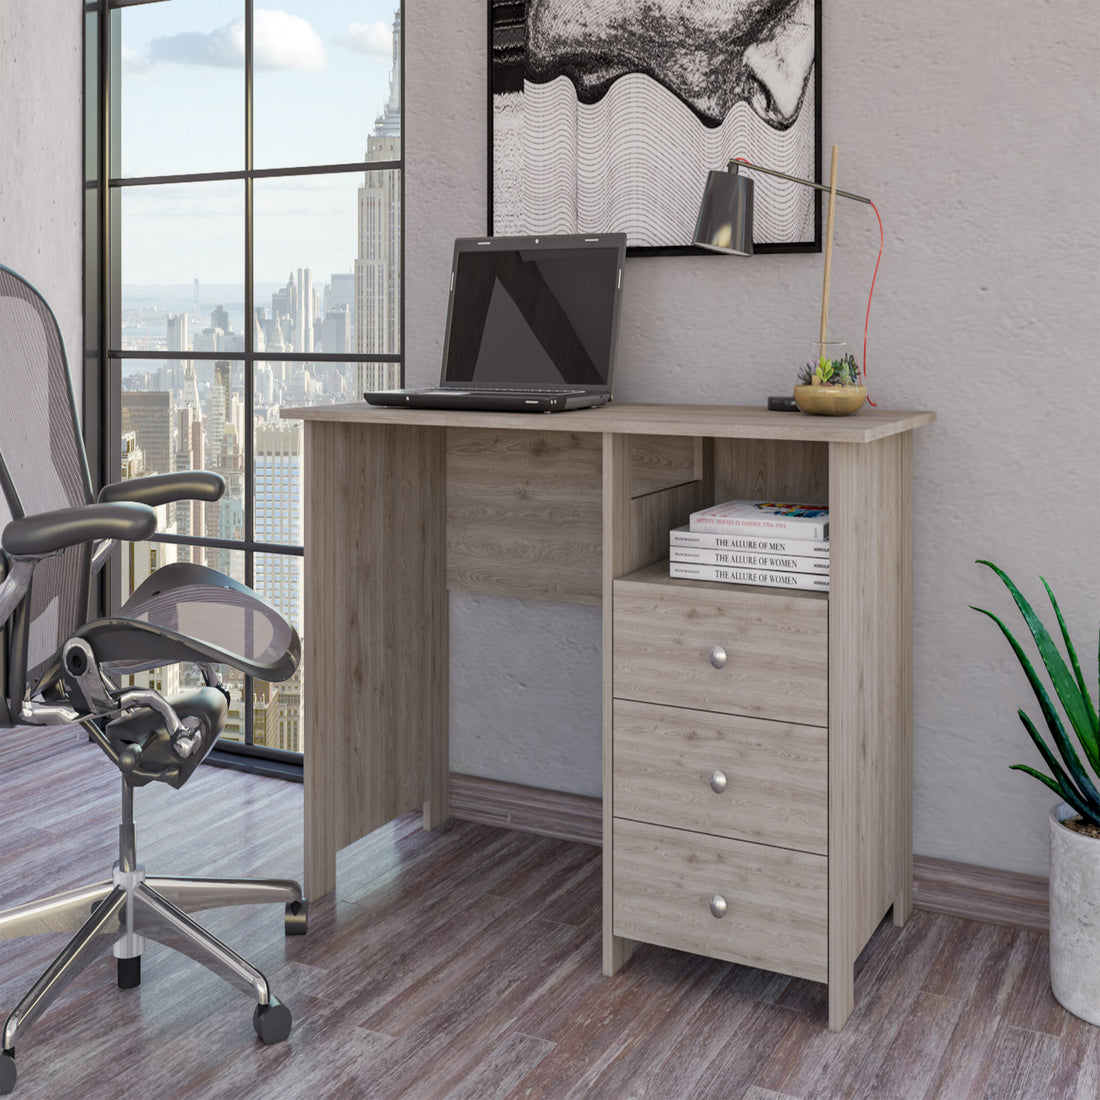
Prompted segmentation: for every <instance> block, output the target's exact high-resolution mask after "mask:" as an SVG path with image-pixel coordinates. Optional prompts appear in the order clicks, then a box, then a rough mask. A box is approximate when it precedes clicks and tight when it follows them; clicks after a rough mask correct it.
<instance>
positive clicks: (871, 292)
mask: <svg viewBox="0 0 1100 1100" xmlns="http://www.w3.org/2000/svg"><path fill="white" fill-rule="evenodd" d="M733 159H734V160H736V161H738V162H739V163H741V164H744V165H746V166H747V167H749V168H752V167H753V163H752V161H750V160H745V158H744V157H734V158H733ZM867 201H868V203H870V206H871V209H872V210H873V211H874V212H875V217H876V218H878V258H877V259H876V260H875V272H874V274H873V275H872V276H871V289H870V290H869V291H868V292H867V314H866V316H865V317H864V318H863V367H862V370H863V380H864V382H866V381H867V326H868V324H869V323H870V320H871V298H872V297H873V296H874V293H875V279H877V278H878V265H879V264H880V263H882V248H883V245H884V244H885V243H886V234H885V233H884V232H883V228H882V215H881V214H880V213H879V212H878V207H877V206H875V204H874V203H873V202H871V201H870V199H868V200H867ZM867 404H868V405H871V406H872V407H874V408H878V406H877V405H875V403H874V402H873V401H872V400H871V399H870V397H868V398H867Z"/></svg>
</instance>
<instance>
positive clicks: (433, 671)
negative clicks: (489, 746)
mask: <svg viewBox="0 0 1100 1100" xmlns="http://www.w3.org/2000/svg"><path fill="white" fill-rule="evenodd" d="M443 433H444V430H443V429H441V428H422V427H412V426H410V427H401V426H393V425H386V424H378V425H369V426H368V425H363V424H340V423H307V425H306V452H305V487H306V491H305V523H306V534H305V547H306V558H305V616H304V619H305V621H304V624H303V646H304V651H305V658H306V661H305V684H304V689H303V690H304V696H305V819H306V820H305V844H306V852H305V861H306V889H307V893H308V896H310V897H319V896H321V895H322V894H325V893H328V891H329V890H331V889H332V888H333V887H334V886H335V867H336V863H335V860H336V852H337V850H339V849H340V848H343V847H345V846H346V845H348V844H351V843H352V842H354V841H356V840H358V839H359V838H360V837H362V836H365V835H366V834H367V833H369V832H371V831H372V830H373V829H376V828H378V826H380V825H383V824H385V823H386V822H387V821H391V820H392V819H393V818H395V817H397V816H399V815H400V814H403V813H405V812H407V811H408V810H410V809H414V808H418V807H419V806H420V805H421V804H422V803H428V805H427V806H425V817H426V824H437V823H438V822H439V821H442V820H444V819H445V818H446V816H447V807H446V789H447V784H446V778H447V681H448V672H447V593H446V587H445V583H444V523H445V514H444V477H445V468H444V454H445V449H444V434H443Z"/></svg>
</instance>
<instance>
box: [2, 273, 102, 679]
mask: <svg viewBox="0 0 1100 1100" xmlns="http://www.w3.org/2000/svg"><path fill="white" fill-rule="evenodd" d="M0 465H2V472H3V473H4V474H5V475H6V476H5V478H4V481H5V484H4V486H3V489H4V492H3V493H2V494H0V526H2V525H3V524H4V523H7V522H8V520H9V519H11V518H13V517H16V516H22V515H30V514H33V513H36V512H43V511H47V510H49V509H53V508H72V507H76V506H79V505H82V504H87V503H89V502H90V501H91V499H92V495H91V482H90V480H89V477H88V465H87V460H86V458H85V455H84V445H83V441H82V439H81V436H80V431H79V428H78V426H77V420H76V409H75V406H74V403H73V393H72V386H71V382H70V379H69V369H68V364H67V363H66V360H65V349H64V346H63V345H62V342H61V334H60V332H59V330H58V327H57V321H56V320H55V319H54V316H53V313H52V311H51V310H50V307H49V306H48V305H47V304H46V302H45V301H44V300H43V298H42V297H41V295H40V294H39V293H38V292H37V291H36V290H35V289H34V288H33V287H32V286H30V285H29V284H28V283H26V282H25V281H24V280H23V279H21V278H20V277H19V276H17V275H15V274H14V273H13V272H11V271H9V270H8V269H7V268H5V267H2V266H0ZM90 554H91V546H90V545H85V546H79V547H73V548H71V549H69V550H66V551H64V552H63V553H61V554H59V555H58V556H57V557H52V558H47V559H45V560H44V561H42V562H40V563H39V565H38V567H37V568H36V569H35V573H34V585H33V589H32V592H31V605H30V631H29V636H28V642H27V646H28V649H27V678H28V680H31V679H34V678H35V677H36V673H37V672H39V671H41V669H42V668H43V667H44V666H45V665H46V664H47V663H48V662H49V660H50V658H51V657H52V656H53V655H54V653H56V652H57V649H58V648H59V646H60V645H61V644H62V643H63V642H64V641H65V639H66V638H68V637H69V636H70V635H71V634H72V632H73V631H74V630H75V629H76V628H77V627H78V626H79V625H80V624H81V623H82V622H84V619H85V617H86V613H87V593H88V570H89V562H90ZM8 693H9V695H10V696H13V697H15V698H19V697H20V696H22V694H23V691H22V685H16V684H11V685H9V688H8Z"/></svg>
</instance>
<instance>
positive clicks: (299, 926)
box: [283, 898, 309, 936]
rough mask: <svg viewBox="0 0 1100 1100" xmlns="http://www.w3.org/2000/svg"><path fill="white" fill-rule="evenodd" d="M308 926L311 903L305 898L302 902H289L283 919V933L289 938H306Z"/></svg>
mask: <svg viewBox="0 0 1100 1100" xmlns="http://www.w3.org/2000/svg"><path fill="white" fill-rule="evenodd" d="M308 924H309V902H307V901H306V899H305V898H302V900H301V901H288V902H287V903H286V914H285V915H284V917H283V932H284V933H285V934H286V935H288V936H304V935H305V934H306V928H307V926H308Z"/></svg>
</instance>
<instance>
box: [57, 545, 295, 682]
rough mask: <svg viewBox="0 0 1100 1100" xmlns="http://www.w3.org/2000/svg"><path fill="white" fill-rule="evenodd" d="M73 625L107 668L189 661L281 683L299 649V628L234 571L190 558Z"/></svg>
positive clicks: (116, 670)
mask: <svg viewBox="0 0 1100 1100" xmlns="http://www.w3.org/2000/svg"><path fill="white" fill-rule="evenodd" d="M76 633H77V635H78V636H79V637H83V638H86V639H87V640H88V642H89V643H91V645H92V648H93V649H94V650H95V652H96V655H97V656H98V658H99V660H100V661H101V663H102V664H103V666H104V670H105V671H106V672H107V673H108V674H109V675H127V674H132V673H135V672H142V671H145V670H146V669H152V668H158V667H161V666H163V665H165V664H171V663H173V662H177V661H194V662H197V663H200V664H203V663H205V664H228V665H232V666H233V667H234V668H236V669H239V670H240V671H242V672H245V673H248V674H249V675H251V676H255V677H257V678H259V679H262V680H267V681H270V682H272V683H278V682H281V681H282V680H286V679H288V678H289V677H290V676H291V675H293V673H294V670H295V669H296V668H297V667H298V662H299V659H300V657H301V641H300V640H299V638H298V634H297V631H295V629H294V628H293V627H292V626H291V625H290V624H289V623H288V622H287V621H286V620H285V619H284V618H283V617H282V615H280V614H279V612H278V611H276V610H275V608H273V607H272V606H271V605H270V604H269V603H267V602H266V601H264V600H262V599H261V598H260V597H259V596H257V595H256V593H255V592H253V591H252V590H251V589H249V588H246V587H245V586H244V585H243V584H240V583H239V582H237V581H235V580H233V578H232V577H227V576H226V575H225V574H224V573H219V572H218V571H217V570H216V569H210V568H209V567H207V566H205V565H195V564H193V563H191V562H173V563H171V564H169V565H165V566H162V567H161V568H160V569H158V570H157V571H156V572H155V573H153V574H152V576H150V577H149V578H148V579H147V580H146V581H145V582H144V583H143V584H141V585H140V586H139V587H138V588H137V589H136V590H135V592H134V594H133V595H132V596H131V597H130V598H129V599H128V600H127V601H126V603H125V604H124V605H123V606H122V608H121V610H120V611H119V613H118V614H117V615H113V616H109V617H107V618H103V619H94V620H92V621H91V622H89V623H86V624H85V625H84V626H82V627H81V628H80V629H79V630H78V631H77V632H76Z"/></svg>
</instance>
